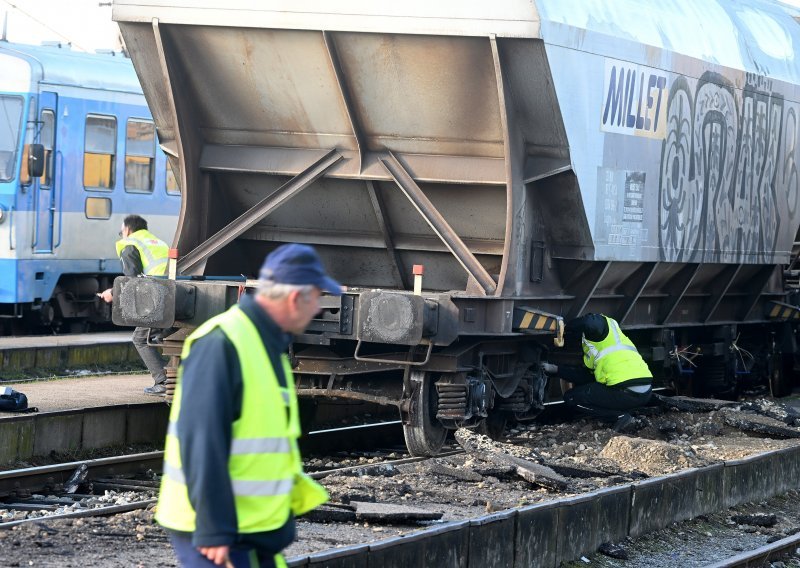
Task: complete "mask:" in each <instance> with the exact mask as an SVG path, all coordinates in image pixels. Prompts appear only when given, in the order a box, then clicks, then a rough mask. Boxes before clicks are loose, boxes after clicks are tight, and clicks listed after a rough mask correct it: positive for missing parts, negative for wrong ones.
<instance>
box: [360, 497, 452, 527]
mask: <svg viewBox="0 0 800 568" xmlns="http://www.w3.org/2000/svg"><path fill="white" fill-rule="evenodd" d="M350 505H352V506H354V507H355V511H356V520H357V521H369V522H372V523H385V524H393V523H409V522H418V521H438V520H439V519H441V518H442V515H443V513H439V512H436V511H429V510H427V509H421V508H419V507H409V506H407V505H394V504H388V503H367V502H363V501H350Z"/></svg>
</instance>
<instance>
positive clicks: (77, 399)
mask: <svg viewBox="0 0 800 568" xmlns="http://www.w3.org/2000/svg"><path fill="white" fill-rule="evenodd" d="M152 384H153V379H152V378H151V377H150V375H149V374H140V375H106V376H92V377H80V378H68V379H59V380H54V381H34V382H23V383H5V384H3V385H0V386H11V387H12V388H14V389H15V390H18V391H20V392H23V393H25V395H26V396H27V397H28V403H29V405H30V406H35V407H37V408H38V409H39V412H33V413H26V414H20V413H13V412H0V466H3V465H11V464H15V463H18V462H27V461H29V460H31V459H33V458H37V457H42V456H47V455H50V454H51V453H53V452H55V453H58V454H65V453H67V454H70V453H74V454H78V453H79V452H85V451H89V450H97V449H100V448H108V447H119V446H124V445H131V444H153V445H156V446H158V445H160V444H163V441H164V436H165V434H166V429H167V419H168V417H169V406H167V404H166V403H165V399H164V398H163V397H154V396H149V395H146V394H144V392H142V389H144V388H145V387H147V386H150V385H152Z"/></svg>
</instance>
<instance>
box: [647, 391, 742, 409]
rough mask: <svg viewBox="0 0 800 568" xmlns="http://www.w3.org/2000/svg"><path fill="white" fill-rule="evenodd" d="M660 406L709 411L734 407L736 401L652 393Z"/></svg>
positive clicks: (736, 404)
mask: <svg viewBox="0 0 800 568" xmlns="http://www.w3.org/2000/svg"><path fill="white" fill-rule="evenodd" d="M653 397H654V398H656V399H657V400H658V401H659V402H660V403H661V405H662V406H664V407H666V408H671V409H673V410H679V411H681V412H711V411H714V410H721V409H723V408H735V407H737V406H738V403H736V402H732V401H729V400H717V399H715V398H689V397H688V396H663V395H660V394H658V393H653Z"/></svg>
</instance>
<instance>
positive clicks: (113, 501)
mask: <svg viewBox="0 0 800 568" xmlns="http://www.w3.org/2000/svg"><path fill="white" fill-rule="evenodd" d="M162 459H163V453H162V452H147V453H141V454H132V455H126V456H116V457H110V458H100V459H95V460H88V461H82V462H70V463H64V464H57V465H49V466H40V467H30V468H24V469H17V470H12V471H5V472H0V497H2V502H0V509H4V510H5V511H7V512H6V516H10V517H14V516H16V515H18V514H20V513H22V514H27V516H26V518H22V519H17V518H13V520H8V521H5V522H2V523H0V529H2V528H10V527H13V526H16V525H20V524H24V523H30V522H36V521H41V520H42V519H44V518H46V519H48V520H53V519H68V518H76V517H90V516H91V517H95V516H103V515H114V514H117V513H124V512H126V511H133V510H136V509H144V508H147V507H148V506H150V505H152V504H154V503H155V502H156V494H157V493H158V479H157V476H156V472H157V471H160V470H161V462H162ZM79 487H91V489H92V491H93V492H92V493H78V492H77V489H78V488H79ZM37 492H45V493H48V495H47V496H44V495H40V494H37Z"/></svg>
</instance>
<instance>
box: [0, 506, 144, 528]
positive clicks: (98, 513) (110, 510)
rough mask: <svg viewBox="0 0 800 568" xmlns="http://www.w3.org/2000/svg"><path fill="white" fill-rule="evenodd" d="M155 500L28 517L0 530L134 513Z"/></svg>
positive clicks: (1, 524)
mask: <svg viewBox="0 0 800 568" xmlns="http://www.w3.org/2000/svg"><path fill="white" fill-rule="evenodd" d="M156 501H157V499H146V500H144V501H134V502H133V503H126V504H125V505H112V506H111V507H96V508H94V509H83V510H81V511H74V512H72V513H61V514H59V515H44V516H42V517H28V518H27V519H20V520H18V521H8V522H5V523H0V529H10V528H11V527H15V526H17V525H24V524H27V523H35V522H40V521H52V520H57V519H75V518H77V517H102V516H105V515H116V514H117V513H127V512H128V511H135V510H137V509H146V508H147V507H149V506H150V505H154V504H155V503H156Z"/></svg>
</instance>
